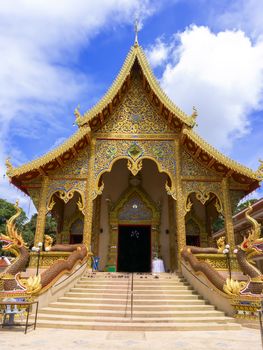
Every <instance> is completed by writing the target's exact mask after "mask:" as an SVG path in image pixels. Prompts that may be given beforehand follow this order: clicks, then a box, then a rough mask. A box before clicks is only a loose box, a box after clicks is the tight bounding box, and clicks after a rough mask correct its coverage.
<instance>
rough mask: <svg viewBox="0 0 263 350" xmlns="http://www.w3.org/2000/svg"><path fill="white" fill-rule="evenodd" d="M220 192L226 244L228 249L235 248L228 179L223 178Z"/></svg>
mask: <svg viewBox="0 0 263 350" xmlns="http://www.w3.org/2000/svg"><path fill="white" fill-rule="evenodd" d="M222 191H223V205H224V217H225V231H226V239H227V243H228V244H229V245H230V247H234V246H235V237H234V227H233V219H232V209H231V201H230V193H229V179H228V178H223V181H222Z"/></svg>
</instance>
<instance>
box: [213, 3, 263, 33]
mask: <svg viewBox="0 0 263 350" xmlns="http://www.w3.org/2000/svg"><path fill="white" fill-rule="evenodd" d="M262 13H263V1H262V0H232V1H231V2H228V3H227V6H225V10H224V11H223V12H222V13H221V14H219V16H216V14H215V13H214V20H215V18H217V19H216V23H217V24H219V26H220V27H221V28H222V27H223V28H230V29H241V30H243V31H245V32H246V33H248V34H249V35H250V36H252V37H253V38H254V39H257V38H258V37H259V36H261V35H262V33H263V21H262Z"/></svg>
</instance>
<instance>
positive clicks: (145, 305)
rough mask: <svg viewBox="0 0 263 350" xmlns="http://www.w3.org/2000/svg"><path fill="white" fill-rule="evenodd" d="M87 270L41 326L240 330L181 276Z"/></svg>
mask: <svg viewBox="0 0 263 350" xmlns="http://www.w3.org/2000/svg"><path fill="white" fill-rule="evenodd" d="M133 287H134V292H133V300H134V305H133V319H132V320H131V317H130V314H131V300H130V298H131V293H130V289H131V275H129V274H121V273H116V274H115V273H113V274H111V273H88V274H87V275H86V276H85V277H82V278H81V279H80V280H79V281H78V282H77V283H76V285H75V286H74V287H73V288H71V289H70V291H68V292H66V293H65V295H64V296H62V297H60V298H59V300H58V301H56V302H53V303H51V304H50V305H49V306H48V307H46V308H43V309H42V310H40V311H39V314H38V327H46V328H65V329H86V330H104V331H107V330H108V331H114V330H118V331H122V330H123V331H160V330H163V331H176V330H185V331H188V330H191V331H193V330H205V331H207V330H227V329H232V330H236V329H241V326H240V325H239V324H237V323H235V322H234V320H233V319H231V318H229V317H226V316H225V315H224V313H223V312H221V311H216V310H215V308H214V307H213V306H212V305H207V304H206V301H205V300H203V299H202V298H201V297H200V296H199V295H198V294H197V293H196V292H195V291H193V290H192V288H191V286H189V284H188V283H186V282H185V281H184V280H182V279H181V278H180V277H178V276H175V275H171V274H160V275H159V276H158V277H157V278H156V277H155V276H153V275H151V274H148V275H147V274H141V275H140V274H134V284H133Z"/></svg>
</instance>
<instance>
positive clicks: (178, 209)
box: [175, 140, 186, 270]
mask: <svg viewBox="0 0 263 350" xmlns="http://www.w3.org/2000/svg"><path fill="white" fill-rule="evenodd" d="M175 155H176V174H175V186H176V201H175V215H176V231H177V232H176V234H177V242H178V243H177V244H178V246H177V263H178V269H179V270H181V250H182V249H183V248H184V247H185V246H186V232H185V214H186V212H185V203H184V196H183V189H182V181H181V153H180V142H178V141H177V140H176V141H175Z"/></svg>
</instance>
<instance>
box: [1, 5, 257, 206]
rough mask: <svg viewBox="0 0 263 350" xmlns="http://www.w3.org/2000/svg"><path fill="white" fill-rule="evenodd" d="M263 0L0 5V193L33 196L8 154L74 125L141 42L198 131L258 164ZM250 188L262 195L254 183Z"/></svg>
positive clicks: (33, 152) (51, 143) (36, 149)
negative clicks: (14, 182) (10, 171)
mask: <svg viewBox="0 0 263 350" xmlns="http://www.w3.org/2000/svg"><path fill="white" fill-rule="evenodd" d="M262 13H263V0H246V1H245V0H232V1H229V0H228V1H225V0H174V1H173V0H163V1H160V0H159V1H155V0H152V1H150V0H140V1H139V0H97V1H93V0H57V1H55V2H54V1H52V0H13V1H12V2H11V1H2V2H1V4H0V51H1V56H0V91H1V94H0V118H1V121H2V123H1V126H0V169H1V181H0V191H1V197H3V198H6V199H8V200H10V201H15V199H16V198H17V197H19V198H20V200H21V204H22V206H23V207H24V208H25V209H27V207H28V199H27V198H26V197H24V196H23V195H22V194H21V193H19V192H17V190H16V189H14V188H13V187H12V186H10V185H9V184H8V181H7V179H3V175H4V173H5V166H4V160H5V158H6V157H7V156H10V157H11V161H12V163H13V164H14V165H15V166H18V165H20V164H23V163H25V162H28V161H30V160H32V159H34V158H37V157H39V156H40V155H42V154H44V153H46V152H47V151H48V150H50V149H52V148H54V147H55V146H56V145H58V144H59V143H61V142H63V140H65V139H66V138H67V137H69V136H70V135H72V134H73V133H74V132H75V130H76V129H75V128H76V127H74V126H73V122H74V113H73V112H74V109H75V107H76V106H77V105H80V111H81V112H82V113H83V112H85V111H86V110H87V109H88V108H90V107H91V106H92V105H93V104H94V103H96V102H97V101H98V100H99V99H100V98H101V97H102V95H103V94H104V93H105V92H106V90H107V89H108V87H109V86H110V85H111V83H112V81H113V80H114V78H115V77H116V75H117V74H118V72H119V70H120V68H121V66H122V64H123V61H124V59H125V57H126V55H127V53H128V51H129V49H130V47H131V45H132V44H133V42H134V31H133V24H134V19H135V18H136V17H138V18H139V21H140V27H141V30H140V32H139V44H140V45H141V46H142V47H143V49H144V50H145V52H146V54H147V56H148V59H149V61H150V64H151V66H152V68H153V70H154V73H155V75H156V76H157V78H158V79H159V81H160V84H161V86H162V87H163V89H164V90H165V91H166V93H167V94H168V95H169V96H170V97H171V98H172V99H173V101H174V102H175V103H176V104H177V105H178V106H179V107H180V108H181V109H183V110H184V111H185V112H186V113H188V114H190V113H191V112H192V106H196V107H197V110H198V112H199V117H198V127H197V129H196V131H197V132H198V133H199V134H200V135H201V136H202V137H203V138H204V139H206V140H207V141H208V142H209V143H211V144H212V145H213V146H215V147H216V148H217V149H219V150H220V151H222V152H224V153H225V154H227V155H228V156H230V157H231V158H233V159H235V160H237V161H238V162H241V163H242V164H244V165H246V166H248V167H251V168H253V169H254V170H256V169H257V167H258V158H263V143H262V135H263V111H262V110H263V106H262V98H263V89H262V88H263V21H262V18H261V16H262ZM253 196H262V191H261V190H260V191H257V192H256V193H255V194H253Z"/></svg>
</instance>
